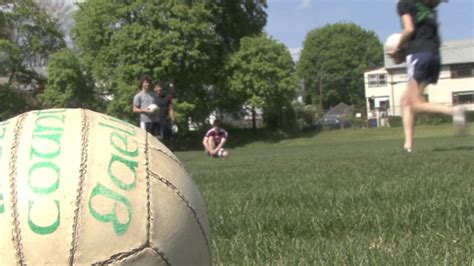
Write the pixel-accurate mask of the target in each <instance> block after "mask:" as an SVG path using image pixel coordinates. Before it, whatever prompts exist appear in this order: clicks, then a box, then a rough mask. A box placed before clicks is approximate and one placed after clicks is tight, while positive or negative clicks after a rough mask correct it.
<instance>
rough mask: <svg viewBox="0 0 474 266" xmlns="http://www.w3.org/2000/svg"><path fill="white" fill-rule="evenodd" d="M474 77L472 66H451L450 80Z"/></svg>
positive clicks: (473, 67)
mask: <svg viewBox="0 0 474 266" xmlns="http://www.w3.org/2000/svg"><path fill="white" fill-rule="evenodd" d="M466 77H474V64H462V65H453V66H451V78H466Z"/></svg>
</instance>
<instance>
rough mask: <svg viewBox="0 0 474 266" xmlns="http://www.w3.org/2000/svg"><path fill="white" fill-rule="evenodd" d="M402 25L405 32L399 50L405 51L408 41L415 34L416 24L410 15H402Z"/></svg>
mask: <svg viewBox="0 0 474 266" xmlns="http://www.w3.org/2000/svg"><path fill="white" fill-rule="evenodd" d="M402 24H403V31H402V36H401V37H400V42H399V43H398V46H397V50H403V48H404V47H405V45H406V43H407V42H408V40H410V39H411V37H412V36H413V34H414V33H415V24H414V23H413V18H412V17H411V15H410V14H408V13H405V14H403V15H402Z"/></svg>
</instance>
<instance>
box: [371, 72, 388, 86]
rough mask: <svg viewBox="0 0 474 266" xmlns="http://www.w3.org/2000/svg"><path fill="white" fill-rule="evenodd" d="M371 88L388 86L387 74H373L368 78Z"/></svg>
mask: <svg viewBox="0 0 474 266" xmlns="http://www.w3.org/2000/svg"><path fill="white" fill-rule="evenodd" d="M367 79H368V81H369V87H383V86H387V74H371V75H368V77H367Z"/></svg>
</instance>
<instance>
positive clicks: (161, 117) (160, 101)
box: [154, 81, 175, 146]
mask: <svg viewBox="0 0 474 266" xmlns="http://www.w3.org/2000/svg"><path fill="white" fill-rule="evenodd" d="M173 90H174V87H173V84H170V93H166V92H165V91H164V89H163V84H162V83H161V82H160V81H157V82H155V87H154V91H155V93H156V99H155V103H156V105H158V121H159V129H158V130H159V131H158V136H159V137H160V139H161V140H162V141H163V143H164V144H165V145H167V146H168V145H169V144H170V143H169V142H170V140H171V137H172V135H173V132H172V125H173V122H174V119H175V116H174V110H173V93H174V91H173Z"/></svg>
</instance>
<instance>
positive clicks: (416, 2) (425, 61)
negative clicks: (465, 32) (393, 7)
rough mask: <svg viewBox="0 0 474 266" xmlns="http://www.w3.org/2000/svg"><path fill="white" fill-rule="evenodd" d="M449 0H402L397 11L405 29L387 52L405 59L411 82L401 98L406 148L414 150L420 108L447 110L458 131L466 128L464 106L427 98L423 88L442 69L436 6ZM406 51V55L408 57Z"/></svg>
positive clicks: (400, 59) (399, 58) (421, 110)
mask: <svg viewBox="0 0 474 266" xmlns="http://www.w3.org/2000/svg"><path fill="white" fill-rule="evenodd" d="M441 2H447V0H399V2H398V5H397V11H398V14H399V16H400V18H401V20H402V25H403V31H402V33H401V38H400V42H399V44H398V46H397V49H395V50H394V51H392V52H389V53H388V55H389V56H390V57H392V58H393V60H394V61H395V63H397V64H399V63H402V62H403V61H405V60H406V65H407V77H408V81H407V82H408V86H407V89H406V90H405V92H404V94H403V96H402V99H401V103H400V105H401V108H402V115H403V130H404V135H405V142H404V145H403V149H404V151H406V152H409V153H410V152H412V151H413V134H414V127H415V115H416V113H419V112H428V113H444V114H448V115H452V116H453V122H454V124H455V126H456V127H457V128H458V132H459V133H462V132H463V131H464V128H465V125H466V122H465V111H464V110H465V109H464V107H462V106H456V107H454V108H453V107H451V106H445V105H442V104H436V103H429V102H426V101H425V99H424V97H423V92H424V90H425V88H426V87H427V86H428V85H429V84H436V83H437V82H438V78H439V74H440V70H441V57H440V43H441V41H440V36H439V33H438V20H437V12H436V8H437V7H438V5H439V4H440V3H441ZM405 55H406V58H405Z"/></svg>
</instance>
